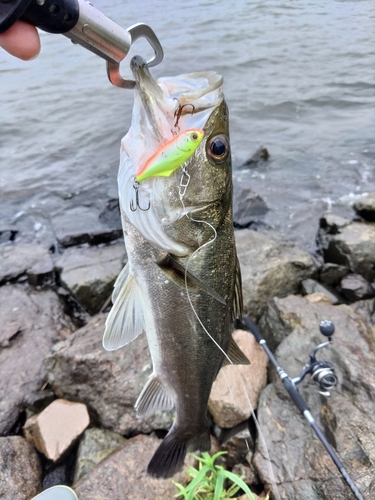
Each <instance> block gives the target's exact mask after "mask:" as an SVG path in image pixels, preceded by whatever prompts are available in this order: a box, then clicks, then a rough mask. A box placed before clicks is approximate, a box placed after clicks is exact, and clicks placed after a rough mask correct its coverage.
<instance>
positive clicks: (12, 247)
mask: <svg viewBox="0 0 375 500" xmlns="http://www.w3.org/2000/svg"><path fill="white" fill-rule="evenodd" d="M48 258H50V254H49V251H48V249H47V248H46V247H45V246H43V245H35V244H31V243H11V244H9V245H2V246H0V285H1V284H3V283H5V282H6V281H10V280H14V279H16V278H18V277H19V276H21V275H22V274H24V273H25V272H26V271H27V270H28V269H31V268H32V267H33V266H35V265H36V264H38V263H39V262H42V261H44V260H45V259H48Z"/></svg>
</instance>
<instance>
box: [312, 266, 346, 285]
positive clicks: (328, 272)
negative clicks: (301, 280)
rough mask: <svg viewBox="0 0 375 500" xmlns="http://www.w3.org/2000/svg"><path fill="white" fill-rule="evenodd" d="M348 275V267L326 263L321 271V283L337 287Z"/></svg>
mask: <svg viewBox="0 0 375 500" xmlns="http://www.w3.org/2000/svg"><path fill="white" fill-rule="evenodd" d="M347 273H348V268H347V267H346V266H339V265H338V264H333V263H332V262H325V263H324V264H323V265H322V266H321V267H320V269H319V281H320V282H321V283H323V285H331V286H336V285H338V284H339V283H340V281H341V279H342V278H343V277H344V276H345V275H346V274H347Z"/></svg>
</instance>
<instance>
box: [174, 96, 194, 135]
mask: <svg viewBox="0 0 375 500" xmlns="http://www.w3.org/2000/svg"><path fill="white" fill-rule="evenodd" d="M175 99H176V98H175ZM176 100H177V99H176ZM177 102H178V100H177ZM186 106H191V108H192V109H191V114H192V115H193V114H194V111H195V106H194V104H189V103H187V104H183V105H182V106H181V105H180V104H178V107H177V109H176V111H175V112H174V115H173V116H174V117H175V118H176V121H175V124H174V125H173V127H172V133H173V134H174V135H177V134H178V133H179V132H180V127H179V126H178V122H179V121H180V118H181V115H182V112H183V110H184V108H186Z"/></svg>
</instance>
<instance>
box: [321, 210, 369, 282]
mask: <svg viewBox="0 0 375 500" xmlns="http://www.w3.org/2000/svg"><path fill="white" fill-rule="evenodd" d="M336 219H337V217H336ZM318 243H319V245H320V249H321V251H322V253H323V256H324V260H325V261H326V262H333V263H335V264H339V265H341V266H344V267H346V268H348V269H350V270H351V271H352V272H353V273H357V274H361V275H362V276H363V277H364V278H365V279H366V280H368V281H370V282H371V281H373V280H374V279H375V265H374V264H375V257H374V256H375V224H373V223H370V222H348V221H344V222H342V221H341V223H333V222H332V221H330V220H329V219H328V217H326V218H323V219H321V221H320V229H319V233H318Z"/></svg>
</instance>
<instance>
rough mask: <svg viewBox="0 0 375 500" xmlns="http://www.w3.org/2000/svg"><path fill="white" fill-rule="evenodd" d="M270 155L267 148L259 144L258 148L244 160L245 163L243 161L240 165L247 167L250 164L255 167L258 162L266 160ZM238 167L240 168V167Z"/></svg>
mask: <svg viewBox="0 0 375 500" xmlns="http://www.w3.org/2000/svg"><path fill="white" fill-rule="evenodd" d="M269 157H270V154H269V152H268V149H267V148H265V147H263V146H261V147H260V148H258V149H257V150H256V151H255V153H254V154H253V155H252V156H251V157H250V158H249V159H248V160H246V161H245V163H243V164H242V165H241V167H248V166H251V167H255V166H258V164H259V163H262V162H264V161H267V160H268V159H269ZM241 167H240V168H241Z"/></svg>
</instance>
